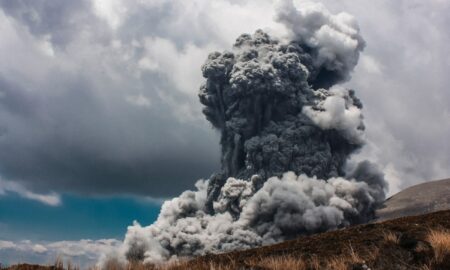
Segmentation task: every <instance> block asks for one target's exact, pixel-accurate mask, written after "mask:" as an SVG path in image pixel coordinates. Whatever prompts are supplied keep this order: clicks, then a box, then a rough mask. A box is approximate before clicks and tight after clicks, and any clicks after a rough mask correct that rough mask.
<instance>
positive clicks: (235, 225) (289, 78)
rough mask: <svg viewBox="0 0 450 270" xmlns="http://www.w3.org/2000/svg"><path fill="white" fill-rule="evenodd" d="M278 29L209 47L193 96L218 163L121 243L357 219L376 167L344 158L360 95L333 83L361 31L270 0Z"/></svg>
mask: <svg viewBox="0 0 450 270" xmlns="http://www.w3.org/2000/svg"><path fill="white" fill-rule="evenodd" d="M277 20H278V21H279V22H281V23H283V24H284V25H285V26H286V27H287V28H288V29H289V30H290V37H289V38H288V39H287V40H286V39H276V38H273V37H270V36H269V35H268V34H267V33H264V32H263V31H261V30H258V31H256V32H255V33H254V34H253V35H249V34H243V35H241V36H240V37H238V38H237V40H236V42H235V44H234V46H233V48H232V50H231V51H226V52H222V53H220V52H214V53H212V54H210V55H209V57H208V59H207V60H206V63H205V64H204V65H203V67H202V72H203V76H204V77H205V79H206V81H205V83H204V84H203V85H202V86H201V88H200V93H199V97H200V102H201V103H202V104H203V105H204V110H203V112H204V114H205V116H206V118H207V119H208V121H210V122H211V124H212V125H213V126H214V127H215V128H216V129H218V130H219V131H220V133H221V146H222V160H221V162H222V171H221V172H220V173H217V174H215V175H213V176H212V177H211V178H210V179H209V180H200V181H198V182H197V184H196V187H197V191H185V192H183V193H182V194H181V195H180V196H179V197H177V198H174V199H172V200H171V201H167V202H165V203H164V205H163V207H162V209H161V213H160V215H159V217H158V220H157V221H156V222H155V223H154V224H152V225H150V226H147V227H141V226H140V225H139V224H134V225H133V226H130V227H129V228H128V232H127V235H126V238H125V242H124V248H123V251H122V255H123V256H124V257H126V258H127V259H129V260H145V261H152V262H155V261H161V260H167V259H171V258H176V257H180V256H194V255H201V254H205V253H208V252H218V251H225V250H233V249H242V248H249V247H255V246H259V245H263V244H270V243H275V242H279V241H282V240H286V239H291V238H293V237H296V236H298V235H300V234H309V233H315V232H320V231H325V230H329V229H336V228H340V227H343V226H347V225H350V224H355V223H360V222H365V221H367V220H369V219H370V218H371V217H372V215H373V211H374V209H375V208H376V207H377V205H378V204H379V203H380V202H382V201H383V200H384V190H385V188H386V184H385V181H384V180H383V175H382V173H380V172H379V171H378V169H377V168H376V166H374V165H373V164H371V163H369V162H368V161H364V162H362V163H360V164H357V165H355V166H353V167H354V168H353V169H352V170H349V169H348V166H347V164H346V163H347V160H348V159H349V157H350V155H351V154H352V153H354V152H355V151H356V150H357V149H359V148H360V147H361V146H362V145H363V144H364V125H363V121H362V120H363V117H362V114H361V109H362V103H361V101H360V100H359V99H358V98H357V97H356V96H355V93H354V91H352V90H347V89H345V88H343V87H342V86H340V85H338V84H339V83H342V82H344V81H346V80H348V79H349V78H350V72H351V71H352V70H353V68H354V67H355V65H356V64H357V61H358V56H359V53H360V51H361V50H362V49H363V47H364V41H363V39H362V37H361V36H360V34H359V29H358V26H357V24H356V22H355V21H354V19H353V18H352V17H351V16H350V15H348V14H345V13H341V14H338V15H332V14H330V13H329V12H328V11H327V10H326V9H324V8H323V6H321V5H309V6H307V7H305V9H302V10H297V9H295V7H294V6H293V4H292V1H282V2H281V3H280V5H279V7H278V11H277Z"/></svg>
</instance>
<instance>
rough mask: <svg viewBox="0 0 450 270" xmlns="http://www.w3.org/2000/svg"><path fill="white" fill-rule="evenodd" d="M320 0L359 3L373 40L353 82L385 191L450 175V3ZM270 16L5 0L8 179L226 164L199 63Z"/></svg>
mask: <svg viewBox="0 0 450 270" xmlns="http://www.w3.org/2000/svg"><path fill="white" fill-rule="evenodd" d="M322 2H325V3H326V5H327V6H328V7H329V8H330V9H331V10H332V12H333V13H336V12H340V11H344V10H345V11H348V12H349V13H352V14H356V15H357V18H358V21H359V24H360V27H361V31H362V32H363V34H364V36H365V39H366V41H367V44H368V45H367V47H366V49H365V53H364V54H363V55H362V56H361V59H360V64H359V65H358V66H357V68H356V71H355V73H354V74H353V80H352V82H351V83H349V86H350V87H355V88H356V89H358V91H359V92H358V93H359V97H360V98H361V99H362V100H365V101H366V102H365V109H364V110H365V117H366V118H365V122H366V124H367V126H368V129H367V139H368V141H369V146H368V147H366V148H365V149H363V151H362V154H361V155H362V158H366V157H369V158H370V159H372V160H376V161H377V162H378V163H379V164H381V165H382V167H383V170H384V171H385V173H386V175H387V179H388V180H389V181H390V182H391V192H392V191H395V190H398V189H400V188H402V187H405V186H408V185H411V184H413V183H417V182H420V181H424V180H429V179H436V178H444V177H447V176H449V175H450V171H449V170H450V169H449V168H448V166H447V165H448V164H449V163H450V146H449V142H448V139H447V137H448V134H449V133H450V127H449V125H447V124H446V123H448V120H449V119H450V112H449V110H448V104H450V94H449V92H448V91H447V86H448V85H449V79H448V76H447V75H446V74H447V73H448V70H449V69H450V64H449V62H448V59H447V58H446V57H442V56H444V55H448V54H449V53H450V52H449V50H450V49H449V47H448V46H446V45H445V44H448V43H449V42H450V34H448V31H447V26H448V24H449V17H448V15H447V14H448V12H449V11H450V4H449V3H448V2H447V1H438V0H433V1H430V2H428V3H427V4H424V3H422V2H420V1H397V2H395V3H392V2H391V1H387V0H386V1H376V2H373V1H358V2H354V1H339V2H336V1H331V0H330V1H328V0H324V1H322ZM302 4H303V1H296V5H302ZM273 15H274V9H273V7H272V1H246V2H235V1H226V0H219V1H214V2H211V1H202V0H196V1H189V2H188V3H187V2H183V1H181V2H180V1H139V2H134V3H131V2H130V1H119V0H117V1H109V2H107V3H105V2H103V1H93V2H89V1H78V2H73V1H59V2H58V4H54V3H52V4H50V3H49V2H46V1H25V0H23V1H9V0H6V1H2V2H1V10H0V31H1V32H2V36H1V37H0V57H1V59H2V62H1V63H0V175H1V176H2V179H4V180H5V181H9V182H11V181H14V182H15V183H17V185H20V186H22V187H23V188H24V189H26V190H29V191H31V192H33V193H36V194H49V193H50V192H52V191H54V192H67V191H70V192H76V193H97V194H98V193H101V194H107V193H109V194H111V193H119V192H127V193H134V194H146V195H152V196H155V197H167V196H171V195H173V194H177V193H179V192H180V191H181V190H184V189H186V188H189V187H191V186H192V185H193V183H194V181H195V179H198V178H200V177H207V176H209V174H210V173H211V172H212V171H214V170H216V169H217V167H218V164H219V153H217V152H218V151H216V149H217V148H216V147H215V145H216V144H217V142H218V136H217V135H216V134H215V133H214V131H212V129H211V128H210V127H209V126H208V125H207V124H206V123H204V121H202V120H201V115H200V111H199V109H198V103H197V100H196V91H197V87H198V85H199V84H200V81H201V74H200V72H199V67H200V66H201V64H202V62H203V60H204V59H205V58H206V56H207V53H208V52H209V51H211V50H213V49H218V50H221V49H224V48H226V46H227V45H228V44H230V43H231V42H232V41H233V40H234V38H235V37H236V36H237V35H239V34H240V33H242V32H249V33H251V32H253V31H254V30H255V29H258V28H267V27H270V29H273V31H276V32H277V33H283V31H284V30H283V29H282V27H281V26H280V25H278V24H277V23H275V22H274V21H273V20H271V19H268V18H273ZM229 18H233V20H229ZM342 19H343V20H345V18H342ZM298 20H301V18H299V19H298ZM296 22H297V21H296V20H292V21H287V23H292V24H296ZM349 23H351V22H349ZM336 27H338V28H339V27H341V26H340V25H338V24H337V25H336ZM186 29H189V31H186ZM295 31H297V32H301V31H302V29H297V30H295ZM284 34H285V35H286V36H289V34H292V33H288V32H285V33H284ZM311 38H312V40H313V39H318V40H320V41H321V42H322V43H326V42H329V41H330V39H327V36H326V35H317V36H311ZM331 40H333V39H331ZM323 56H324V58H323V59H326V57H328V56H329V55H327V54H326V50H325V51H323ZM175 60H177V61H175ZM349 61H352V60H351V59H350V60H349ZM175 62H176V63H177V64H176V65H175V64H174V63H175ZM345 63H349V62H344V64H345ZM195 66H197V67H198V68H193V67H195ZM344 66H345V65H344ZM386 97H389V98H386ZM362 158H361V159H362ZM169 164H170V165H169ZM173 164H176V168H177V170H173V169H171V168H172V166H173Z"/></svg>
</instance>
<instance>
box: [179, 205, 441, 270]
mask: <svg viewBox="0 0 450 270" xmlns="http://www.w3.org/2000/svg"><path fill="white" fill-rule="evenodd" d="M449 230H450V211H449V210H447V211H439V212H435V213H431V214H426V215H420V216H411V217H403V218H399V219H395V220H389V221H385V222H380V223H372V224H365V225H358V226H353V227H350V228H346V229H341V230H336V231H330V232H325V233H322V234H316V235H311V236H304V237H300V238H298V239H296V240H291V241H286V242H283V243H279V244H275V245H271V246H266V247H261V248H255V249H249V250H243V251H234V252H230V253H225V254H218V255H207V256H203V257H199V258H196V259H194V260H192V261H190V262H189V263H188V266H189V265H191V266H194V265H201V264H210V263H214V264H218V265H234V266H236V267H238V268H239V267H245V266H247V267H248V266H249V265H248V262H251V261H258V260H261V259H262V258H273V257H278V258H283V257H294V258H297V259H303V260H311V259H312V260H315V259H318V260H319V261H325V260H326V259H331V258H349V257H352V256H351V254H352V253H353V254H356V255H357V257H358V258H359V259H361V260H362V261H365V262H366V264H367V265H368V266H369V267H370V268H371V269H372V270H373V269H419V268H418V267H422V266H423V265H431V264H432V259H433V256H434V251H433V247H432V246H431V243H430V241H429V239H428V235H429V234H430V231H437V232H445V231H449ZM387 234H392V235H394V236H396V241H392V239H390V237H388V236H387ZM394 238H395V237H394ZM447 249H448V250H450V246H448V247H447ZM449 253H450V252H449ZM447 257H448V254H447ZM356 259H357V258H355V260H356ZM415 267H416V268H415ZM442 267H444V268H442ZM442 267H440V266H436V265H434V268H433V269H441V268H442V269H446V270H450V262H449V264H448V265H446V266H442ZM422 269H424V268H422Z"/></svg>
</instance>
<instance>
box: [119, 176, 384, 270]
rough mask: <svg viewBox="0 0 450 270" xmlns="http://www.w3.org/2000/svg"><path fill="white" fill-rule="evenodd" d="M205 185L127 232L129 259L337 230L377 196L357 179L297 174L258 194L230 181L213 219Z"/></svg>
mask: <svg viewBox="0 0 450 270" xmlns="http://www.w3.org/2000/svg"><path fill="white" fill-rule="evenodd" d="M206 183H207V182H205V181H203V180H201V181H199V182H197V184H196V186H197V190H196V191H185V192H184V193H182V194H181V195H180V197H178V198H175V199H172V200H170V201H167V202H165V203H164V205H163V207H162V210H161V213H160V215H159V217H158V219H157V220H156V222H155V223H154V224H152V225H150V226H147V227H142V226H141V225H139V224H137V223H135V224H134V225H133V226H130V227H128V232H127V235H126V237H125V241H124V244H125V245H126V246H127V247H128V249H127V252H128V253H127V256H128V259H139V260H142V259H143V260H144V262H153V263H154V262H160V261H165V260H168V259H174V258H178V257H183V256H195V255H202V254H205V253H211V252H219V251H227V250H236V249H244V248H249V247H255V246H260V245H265V244H271V243H276V242H280V241H283V240H286V239H290V238H291V237H292V236H295V235H298V234H302V233H314V232H320V231H325V230H329V229H336V228H339V227H342V226H346V225H349V224H350V220H351V219H352V218H354V217H357V216H358V215H359V213H360V212H361V211H362V210H363V209H369V208H371V207H373V205H374V204H376V203H377V198H376V196H377V192H378V190H377V189H376V187H371V186H369V185H368V184H367V183H365V182H358V181H357V180H354V179H352V180H347V179H344V178H341V177H338V178H330V179H328V180H326V181H325V180H320V179H317V178H311V177H308V176H306V175H300V176H297V175H295V174H294V173H293V172H287V173H285V174H284V175H283V176H282V177H281V178H278V177H272V178H269V179H268V180H267V181H266V182H265V183H264V185H263V187H262V188H260V189H259V190H256V188H255V186H254V182H252V181H246V180H239V179H235V178H229V179H228V180H227V182H226V184H225V185H224V186H223V187H222V190H221V193H220V196H219V200H218V201H217V202H216V203H215V204H214V207H215V209H216V211H217V213H216V214H214V215H209V214H207V213H206V208H205V201H206V192H207V191H206V186H207V185H206ZM224 205H227V206H224ZM230 205H233V207H236V208H237V209H239V212H240V213H241V214H240V217H239V218H238V219H236V220H235V219H234V218H233V217H232V215H231V214H230V213H229V212H228V211H227V210H226V209H228V207H229V206H230Z"/></svg>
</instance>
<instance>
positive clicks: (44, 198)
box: [0, 179, 62, 206]
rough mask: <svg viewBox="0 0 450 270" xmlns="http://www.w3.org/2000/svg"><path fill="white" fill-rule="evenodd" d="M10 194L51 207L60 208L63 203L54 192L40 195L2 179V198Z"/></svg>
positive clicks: (0, 187)
mask: <svg viewBox="0 0 450 270" xmlns="http://www.w3.org/2000/svg"><path fill="white" fill-rule="evenodd" d="M8 192H13V193H16V194H17V195H19V196H20V197H22V198H25V199H30V200H34V201H38V202H40V203H43V204H46V205H49V206H59V205H61V203H62V202H61V198H60V196H59V195H58V194H56V193H54V192H51V193H48V194H38V193H34V192H32V191H29V190H27V189H25V188H24V187H23V186H21V185H20V184H18V183H15V182H11V181H5V180H2V179H0V196H1V195H5V194H6V193H8Z"/></svg>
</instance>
